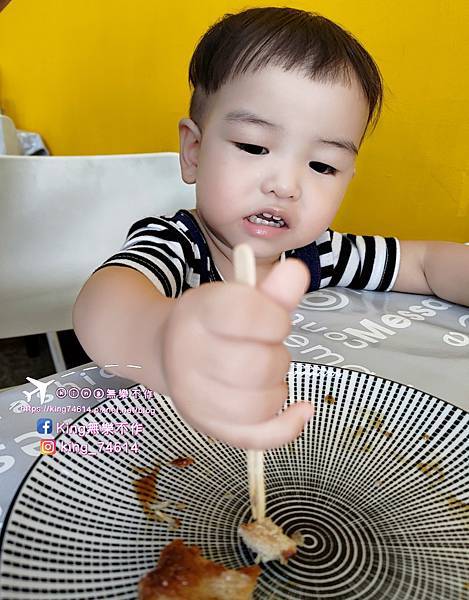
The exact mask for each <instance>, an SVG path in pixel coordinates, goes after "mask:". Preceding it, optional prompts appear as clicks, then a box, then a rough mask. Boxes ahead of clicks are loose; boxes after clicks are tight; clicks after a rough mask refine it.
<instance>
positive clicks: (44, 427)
mask: <svg viewBox="0 0 469 600" xmlns="http://www.w3.org/2000/svg"><path fill="white" fill-rule="evenodd" d="M36 431H37V432H38V433H46V434H47V433H52V419H38V420H37V423H36Z"/></svg>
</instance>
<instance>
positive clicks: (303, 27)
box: [189, 7, 383, 128]
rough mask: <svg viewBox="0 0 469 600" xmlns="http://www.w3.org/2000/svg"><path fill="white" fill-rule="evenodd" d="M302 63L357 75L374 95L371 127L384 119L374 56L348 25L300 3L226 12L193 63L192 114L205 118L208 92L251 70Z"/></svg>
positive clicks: (344, 76)
mask: <svg viewBox="0 0 469 600" xmlns="http://www.w3.org/2000/svg"><path fill="white" fill-rule="evenodd" d="M267 65H277V66H281V67H283V68H284V69H286V70H287V71H288V70H294V69H299V70H300V71H301V72H303V73H305V74H306V76H309V77H311V79H314V80H316V81H322V82H335V81H342V82H344V83H349V82H350V78H351V75H353V74H354V75H355V76H356V78H357V80H358V82H359V84H360V85H361V87H362V90H363V93H364V95H365V97H366V99H367V100H368V105H369V113H368V121H367V127H368V125H369V124H370V122H372V125H373V128H374V127H375V126H376V123H377V121H378V119H379V116H380V113H381V108H382V102H383V81H382V77H381V73H380V71H379V69H378V67H377V65H376V64H375V62H374V60H373V58H372V57H371V56H370V55H369V54H368V52H367V51H366V50H365V49H364V48H363V46H362V45H361V44H360V43H359V42H358V41H357V40H356V39H355V38H354V37H353V36H352V35H351V34H350V33H349V32H347V31H345V30H344V29H342V28H341V27H339V25H337V24H336V23H334V22H333V21H330V20H329V19H326V18H325V17H322V16H321V15H318V14H315V13H311V12H306V11H303V10H299V9H295V8H274V7H268V8H251V9H248V10H245V11H243V12H240V13H237V14H226V15H225V16H224V17H222V18H221V19H220V20H219V21H218V22H216V23H215V24H214V25H212V27H210V29H209V30H208V31H207V32H206V33H205V35H204V36H203V37H202V38H201V40H200V41H199V43H198V45H197V48H196V49H195V52H194V54H193V56H192V59H191V62H190V65H189V83H190V85H191V86H192V88H193V93H192V98H191V103H190V109H189V114H190V117H191V119H192V120H193V121H195V122H196V123H198V124H201V121H202V119H203V112H204V105H205V100H206V97H207V96H209V95H210V94H213V93H215V92H216V91H217V90H218V89H220V87H221V86H222V85H223V84H224V83H226V82H227V81H229V80H231V79H232V78H234V77H236V76H237V75H239V74H242V73H245V72H246V71H248V70H251V71H255V70H257V69H260V68H262V67H265V66H267Z"/></svg>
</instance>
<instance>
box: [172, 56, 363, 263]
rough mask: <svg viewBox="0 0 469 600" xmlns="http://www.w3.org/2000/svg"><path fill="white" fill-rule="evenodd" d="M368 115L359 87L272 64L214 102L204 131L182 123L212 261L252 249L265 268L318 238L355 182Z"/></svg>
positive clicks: (184, 153) (188, 175) (187, 170)
mask: <svg viewBox="0 0 469 600" xmlns="http://www.w3.org/2000/svg"><path fill="white" fill-rule="evenodd" d="M367 118H368V104H367V101H366V99H365V97H364V95H363V92H362V91H361V88H360V87H359V84H358V83H356V82H355V81H354V80H353V81H352V84H351V85H350V86H346V85H343V84H341V83H320V82H318V81H312V80H310V79H307V78H305V77H304V76H303V75H302V74H299V73H298V72H292V71H288V72H286V71H283V70H282V69H281V68H278V67H267V68H264V69H262V70H260V71H258V72H254V73H248V74H245V75H242V76H240V77H238V78H236V79H235V80H232V81H230V82H228V83H227V84H225V85H223V86H222V87H221V88H220V90H219V91H218V92H216V93H215V94H213V95H211V96H210V97H209V98H208V100H207V105H206V110H205V113H204V118H203V123H202V124H201V127H202V131H201V132H200V130H199V129H198V127H197V126H196V125H195V123H194V122H193V121H191V120H189V119H183V120H182V121H181V123H180V136H181V168H182V174H183V178H184V180H185V181H186V182H187V183H194V182H195V183H196V186H197V192H196V196H197V215H198V217H199V220H200V222H201V224H202V225H203V227H204V229H205V233H206V235H207V238H208V243H209V246H210V249H211V250H212V253H213V254H214V258H215V261H217V256H220V253H221V254H222V255H223V256H224V257H227V258H228V259H231V251H232V249H233V247H234V246H235V245H236V244H238V243H241V242H247V243H249V244H250V245H251V246H252V248H253V250H254V252H255V255H256V258H257V261H258V264H261V263H265V264H271V263H272V262H274V261H276V260H277V259H278V257H279V255H280V254H281V252H282V251H284V250H287V249H293V248H299V247H302V246H305V245H306V244H308V243H310V242H312V241H313V240H315V239H316V238H317V237H318V236H319V235H320V234H321V233H322V232H323V231H324V230H325V229H326V228H327V227H328V226H329V225H330V223H331V222H332V220H333V218H334V216H335V214H336V212H337V210H338V208H339V206H340V203H341V201H342V198H343V196H344V193H345V191H346V189H347V186H348V184H349V183H350V180H351V179H352V177H353V174H354V167H355V158H356V153H355V151H354V149H355V150H356V149H358V147H359V145H360V142H361V139H362V136H363V133H364V130H365V127H366V122H367ZM324 140H327V141H328V142H327V143H326V142H325V141H324ZM274 217H276V219H274ZM262 221H264V222H262ZM265 221H267V222H268V223H266V222H265ZM279 225H281V226H279Z"/></svg>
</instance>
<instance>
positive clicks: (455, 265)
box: [423, 242, 469, 306]
mask: <svg viewBox="0 0 469 600" xmlns="http://www.w3.org/2000/svg"><path fill="white" fill-rule="evenodd" d="M423 269H424V273H425V277H426V280H427V282H428V285H429V287H430V289H431V290H432V292H433V293H434V294H435V295H436V296H439V297H440V298H444V299H445V300H450V301H451V302H456V303H458V304H464V305H466V306H469V246H465V245H464V244H455V243H451V242H429V243H428V244H427V246H426V249H425V253H424V256H423Z"/></svg>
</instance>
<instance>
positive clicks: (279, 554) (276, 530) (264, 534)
mask: <svg viewBox="0 0 469 600" xmlns="http://www.w3.org/2000/svg"><path fill="white" fill-rule="evenodd" d="M238 533H239V535H240V536H241V538H242V540H243V541H244V543H245V544H246V545H247V546H248V547H249V548H250V549H251V550H252V551H253V552H256V554H257V559H258V561H260V562H268V561H269V560H279V561H280V562H281V563H282V564H286V563H287V561H288V559H289V558H290V557H292V556H293V555H294V554H296V550H297V544H296V542H295V541H293V540H292V539H291V538H289V537H288V536H287V535H285V534H284V533H283V531H282V529H281V527H279V526H278V525H276V524H275V523H274V522H273V521H272V519H269V518H268V517H265V518H264V519H258V520H257V521H253V522H252V523H248V524H247V525H240V526H239V529H238Z"/></svg>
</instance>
